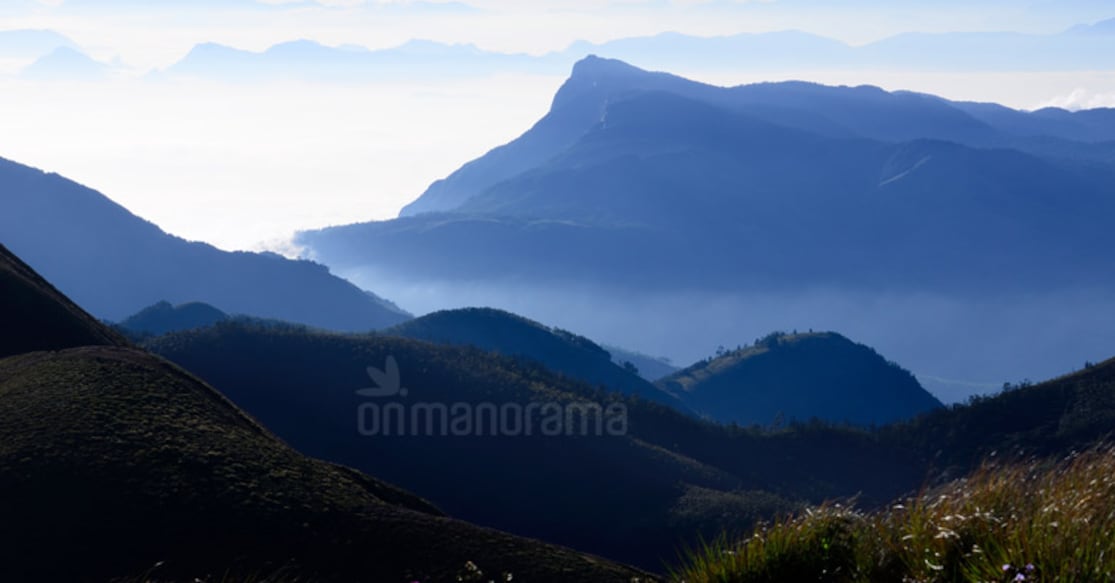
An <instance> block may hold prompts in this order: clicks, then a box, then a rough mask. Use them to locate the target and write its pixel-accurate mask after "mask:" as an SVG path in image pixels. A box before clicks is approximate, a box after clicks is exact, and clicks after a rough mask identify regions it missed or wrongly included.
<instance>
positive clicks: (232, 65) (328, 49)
mask: <svg viewBox="0 0 1115 583" xmlns="http://www.w3.org/2000/svg"><path fill="white" fill-rule="evenodd" d="M550 60H552V59H550ZM540 66H541V67H545V68H549V69H551V70H553V71H556V70H559V68H558V66H555V65H550V64H546V62H545V60H543V61H540V60H539V59H538V58H536V57H532V56H529V55H519V54H503V53H493V52H487V51H482V50H480V49H478V48H477V47H475V46H474V45H470V44H444V43H438V42H434V41H427V40H418V39H415V40H410V41H408V42H406V43H404V44H402V45H399V46H397V47H392V48H387V49H376V50H370V49H367V48H365V47H361V46H355V45H342V46H336V47H333V46H326V45H323V44H321V43H318V42H315V41H311V40H305V39H301V40H294V41H288V42H283V43H279V44H276V45H274V46H272V47H270V48H268V49H266V50H264V51H261V52H254V51H246V50H241V49H236V48H233V47H229V46H226V45H221V44H217V43H202V44H199V45H196V46H194V48H193V49H191V50H190V52H189V53H188V54H187V55H186V56H185V57H183V58H182V59H181V60H179V61H178V62H177V63H174V64H173V65H171V66H170V67H168V68H166V69H165V70H163V71H160V72H159V73H158V75H162V76H170V77H177V76H184V77H198V78H215V79H222V80H225V81H234V82H244V81H262V80H275V79H310V80H316V81H338V82H345V83H351V82H353V81H359V80H376V81H383V80H385V79H392V78H399V77H403V78H412V77H414V76H416V75H422V74H424V73H426V74H430V75H432V76H438V77H444V76H459V75H477V74H489V73H494V72H509V71H537V70H538V68H539V67H540Z"/></svg>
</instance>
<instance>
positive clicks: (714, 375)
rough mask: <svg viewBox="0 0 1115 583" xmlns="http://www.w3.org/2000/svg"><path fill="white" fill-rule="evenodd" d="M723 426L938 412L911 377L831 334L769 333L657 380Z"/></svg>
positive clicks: (858, 420) (865, 421)
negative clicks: (746, 344)
mask: <svg viewBox="0 0 1115 583" xmlns="http://www.w3.org/2000/svg"><path fill="white" fill-rule="evenodd" d="M658 384H659V386H660V387H662V388H663V389H665V390H669V391H671V392H673V393H674V394H676V395H679V396H680V397H681V399H682V401H683V402H685V403H686V404H688V405H689V406H690V407H692V408H693V409H694V410H696V411H698V412H700V413H702V414H704V415H706V416H708V417H710V418H712V419H715V420H717V421H720V422H723V423H739V424H743V425H747V424H752V423H754V424H758V425H769V424H771V423H773V422H774V421H775V420H776V419H783V420H785V421H791V420H795V419H796V420H799V421H808V420H810V419H813V418H818V419H824V420H827V421H832V422H836V423H843V422H847V423H854V424H858V425H873V424H876V425H882V424H885V423H890V422H893V421H902V420H905V419H909V418H912V417H915V416H916V415H918V414H920V413H924V412H926V411H930V410H933V409H936V408H939V407H941V402H940V401H938V400H937V399H936V398H935V397H934V396H933V395H931V394H929V392H928V391H926V390H925V389H923V388H922V387H921V385H920V384H918V381H917V379H915V378H914V376H913V375H912V374H910V373H909V372H907V371H906V370H904V369H902V368H901V367H899V366H898V365H896V364H894V363H891V362H888V361H887V360H885V359H884V358H883V357H882V356H880V355H879V354H878V353H877V352H875V351H874V350H872V349H871V348H869V347H867V346H864V345H862V344H857V343H855V342H852V341H851V340H848V339H847V338H845V337H843V336H841V335H839V334H836V333H834V332H824V333H809V334H771V335H770V336H767V337H766V338H764V339H762V340H760V341H759V342H758V343H757V344H756V345H755V346H751V347H747V348H741V349H739V350H734V351H731V352H728V353H726V354H724V355H722V356H720V357H717V358H715V359H712V360H708V361H703V362H699V363H697V364H695V365H693V366H691V367H689V368H687V369H685V370H682V371H679V372H677V373H674V374H673V375H670V376H669V377H667V378H664V379H662V380H660V381H659V383H658Z"/></svg>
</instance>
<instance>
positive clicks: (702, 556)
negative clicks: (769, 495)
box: [674, 447, 1115, 583]
mask: <svg viewBox="0 0 1115 583" xmlns="http://www.w3.org/2000/svg"><path fill="white" fill-rule="evenodd" d="M1113 577H1115V449H1113V448H1110V447H1109V448H1105V449H1102V450H1096V451H1092V452H1089V453H1086V454H1081V455H1075V456H1072V457H1070V458H1068V459H1065V460H1061V461H1059V462H1053V463H1050V462H1032V463H1030V464H1026V465H1010V466H992V465H985V466H984V467H983V468H982V469H980V470H979V471H977V472H976V473H975V474H974V475H972V476H971V477H969V478H968V479H966V480H962V481H958V482H955V483H953V484H950V485H948V486H946V487H943V488H941V489H938V490H934V491H932V492H928V493H924V494H922V495H920V496H918V497H916V498H913V499H910V500H906V501H903V502H902V503H900V504H895V505H894V506H893V507H891V508H889V509H887V510H886V511H883V512H877V513H870V514H865V513H862V512H858V511H856V510H853V509H850V508H846V507H842V506H839V505H828V506H824V507H821V508H816V509H812V510H810V511H808V512H806V513H804V514H802V515H799V516H796V517H793V518H789V519H786V520H782V521H778V522H776V523H774V524H773V525H767V526H762V527H759V528H758V529H757V530H756V531H755V532H754V533H753V534H752V535H751V536H750V537H749V538H747V539H746V540H744V541H742V542H734V543H730V542H728V541H720V542H718V543H716V544H710V545H705V546H703V547H702V548H699V549H696V550H694V551H692V552H690V553H689V554H688V556H687V557H686V562H685V566H684V567H683V568H682V569H681V570H680V571H679V572H677V573H675V574H674V579H675V580H676V581H684V582H685V583H713V582H716V583H743V582H759V581H771V582H781V581H832V582H844V581H847V582H859V581H872V582H874V581H880V582H882V581H888V582H890V581H901V582H910V583H914V582H918V583H921V582H924V583H935V582H946V581H950V582H951V581H966V582H967V581H971V582H1007V581H1018V582H1022V581H1031V582H1032V581H1044V582H1054V581H1066V582H1067V581H1111V580H1115V579H1113Z"/></svg>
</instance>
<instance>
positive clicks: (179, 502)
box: [0, 249, 642, 583]
mask: <svg viewBox="0 0 1115 583" xmlns="http://www.w3.org/2000/svg"><path fill="white" fill-rule="evenodd" d="M0 260H2V262H0V267H2V269H0V281H2V282H3V283H4V293H5V300H6V301H5V303H4V308H3V309H4V313H3V315H4V322H5V324H6V325H5V327H4V328H3V330H0V338H2V339H3V342H4V344H3V346H4V347H5V350H7V351H8V352H10V353H13V354H14V353H18V354H14V355H5V356H6V358H0V524H3V525H4V528H3V531H2V533H0V547H2V548H3V549H4V555H5V556H4V559H3V561H0V580H4V581H31V580H35V581H104V580H108V579H110V578H116V577H123V578H125V579H126V580H127V579H136V578H142V579H143V580H150V579H157V580H160V581H179V580H181V581H195V580H197V579H195V578H204V579H209V578H210V577H216V578H218V579H220V580H239V579H244V580H259V579H260V578H261V577H269V576H270V575H271V574H274V573H280V574H281V578H282V579H284V580H313V581H375V582H377V583H378V582H381V581H400V582H406V581H414V580H419V581H424V582H426V581H429V582H440V581H458V580H459V579H458V578H457V577H458V575H459V574H461V573H464V572H465V571H466V570H467V569H466V565H470V564H475V565H478V566H479V567H480V568H482V569H484V570H485V572H486V573H488V574H489V576H498V577H501V578H503V580H510V577H511V575H505V574H513V576H514V577H515V578H517V579H520V580H521V579H525V580H531V581H535V580H537V581H554V582H558V581H568V580H579V581H581V580H583V581H601V582H605V581H609V582H610V581H615V582H624V583H626V582H628V581H630V580H631V579H632V577H642V575H641V574H640V573H638V572H636V571H634V570H631V569H628V568H624V567H621V566H618V565H614V564H611V563H608V562H607V561H604V560H601V559H597V558H593V557H587V556H584V555H580V554H578V553H575V552H572V551H569V550H566V549H562V548H559V547H554V546H551V545H547V544H544V543H540V542H536V541H531V540H526V539H521V538H517V537H514V536H511V535H507V534H503V533H499V532H496V531H492V530H486V529H482V528H478V527H475V526H472V525H469V524H466V523H463V522H459V521H456V520H453V519H450V518H447V517H445V516H444V515H443V514H442V513H441V511H440V510H438V509H437V508H436V507H434V506H433V505H431V504H430V503H428V502H426V501H425V500H423V499H421V498H419V497H417V496H414V495H413V494H410V493H408V492H405V491H403V490H401V489H399V488H397V487H394V486H392V485H389V484H387V483H386V482H382V481H379V480H377V479H374V478H370V477H368V476H366V475H364V474H361V473H359V472H357V471H355V470H353V469H349V468H345V467H341V466H336V465H332V464H329V463H326V462H321V461H317V460H313V459H310V458H307V457H305V456H303V455H302V454H300V453H298V452H296V451H295V450H293V449H291V448H290V447H288V446H287V445H285V444H284V443H283V442H281V441H280V440H279V439H277V438H276V437H275V436H274V435H273V434H272V433H270V432H269V431H268V430H266V429H264V428H263V427H262V426H261V425H259V424H257V423H256V422H255V421H254V420H253V419H251V418H250V417H248V416H247V415H246V414H245V413H244V412H242V411H241V410H240V409H238V408H236V406H234V405H233V404H232V403H231V402H229V401H228V400H227V399H226V398H225V397H223V396H221V395H220V394H219V393H217V392H216V391H215V390H213V389H212V388H211V387H209V386H207V385H205V384H204V383H202V382H201V381H200V380H198V379H197V378H196V377H193V376H191V375H190V374H189V373H187V372H186V371H184V370H182V369H181V368H179V367H177V366H175V365H173V364H171V363H169V362H167V361H165V360H163V359H161V358H159V357H156V356H153V355H151V354H149V353H146V352H143V351H141V350H138V349H135V348H130V347H124V346H118V344H122V343H123V342H122V341H118V340H119V339H118V338H117V337H116V336H115V335H114V334H113V333H112V332H110V331H108V330H107V329H106V328H105V327H104V326H102V325H101V324H99V323H97V322H96V321H95V320H93V319H92V318H91V317H90V316H89V315H88V314H86V313H84V312H82V311H81V310H80V309H79V308H77V307H76V306H74V305H73V304H72V303H70V302H69V301H68V300H66V299H65V298H64V297H62V296H61V295H60V294H58V293H57V292H56V291H55V290H54V289H53V288H51V287H50V286H49V285H48V284H47V283H46V282H45V281H43V280H42V278H40V277H38V276H37V275H36V274H35V273H34V272H33V271H31V270H30V269H28V268H26V266H25V265H23V264H22V263H21V262H19V261H18V259H16V258H14V257H12V256H11V255H10V254H9V253H7V251H6V250H3V249H0ZM9 298H14V299H15V301H13V302H8V301H7V300H8V299H9ZM9 322H11V325H10V326H9V325H7V324H8V323H9ZM84 342H89V343H93V344H99V345H93V346H83V347H76V348H66V347H67V346H73V345H75V344H81V343H84ZM44 347H45V348H51V349H53V350H54V351H51V352H47V351H32V350H35V349H37V348H44ZM63 349H64V350H63ZM141 576H142V577H141Z"/></svg>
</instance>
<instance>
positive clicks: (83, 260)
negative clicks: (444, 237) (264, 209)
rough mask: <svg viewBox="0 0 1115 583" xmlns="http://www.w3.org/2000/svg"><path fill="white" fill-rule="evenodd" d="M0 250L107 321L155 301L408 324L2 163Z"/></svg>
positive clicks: (281, 264)
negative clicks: (7, 251)
mask: <svg viewBox="0 0 1115 583" xmlns="http://www.w3.org/2000/svg"><path fill="white" fill-rule="evenodd" d="M0 242H2V243H3V244H4V245H6V246H8V248H10V249H11V250H12V251H13V252H14V253H16V254H17V255H19V256H20V257H21V258H22V259H23V260H25V261H26V262H27V263H28V264H29V265H31V266H32V267H34V268H35V270H36V271H38V272H40V273H42V274H43V276H44V277H46V278H47V279H49V280H50V281H51V282H52V283H53V284H55V285H56V286H57V287H58V288H59V289H60V290H61V291H62V292H63V293H65V294H66V295H67V296H69V297H70V298H72V299H73V300H74V301H75V302H77V303H78V304H79V305H81V306H82V307H84V308H85V309H87V310H89V311H90V312H91V313H92V314H94V315H95V316H97V317H98V318H104V319H108V320H113V321H118V320H121V319H123V318H126V317H128V316H130V315H132V314H134V313H135V312H137V311H139V310H140V309H142V308H144V307H147V306H150V305H151V304H154V303H155V302H159V301H163V300H166V301H169V302H171V303H182V302H193V301H201V302H206V303H210V304H213V305H215V306H220V308H221V309H222V310H227V311H229V312H231V313H238V314H247V315H251V316H256V317H261V318H279V319H283V320H288V321H295V322H302V323H305V324H309V325H313V326H319V327H322V328H327V329H338V330H371V329H375V328H383V327H387V326H391V325H393V324H397V323H399V322H402V321H404V320H406V319H407V318H408V317H409V316H408V315H407V314H404V313H402V312H400V311H399V310H398V309H397V308H395V307H394V306H392V305H391V304H389V303H387V302H385V301H383V300H381V299H379V298H377V297H375V296H373V295H370V294H368V293H367V292H365V291H363V290H361V289H359V288H357V287H356V286H354V285H352V284H351V283H349V282H347V281H345V280H343V279H341V278H339V277H335V276H333V275H331V274H330V273H329V270H328V269H326V268H325V267H323V266H321V265H318V264H314V263H311V262H308V261H291V260H288V259H285V258H283V257H280V256H278V255H274V254H260V253H244V252H236V253H229V252H225V251H221V250H219V249H216V248H214V247H211V246H209V245H206V244H204V243H192V242H188V241H185V240H182V239H179V238H178V237H174V236H172V235H168V234H167V233H165V232H163V231H162V230H160V229H159V228H158V227H156V226H155V225H153V224H151V223H148V222H147V221H144V220H143V219H141V218H139V217H137V216H135V215H133V214H132V213H130V212H128V211H127V210H126V209H124V208H123V207H121V206H119V205H117V204H116V203H114V202H112V201H111V200H109V199H108V198H107V197H105V196H104V195H102V194H100V193H98V192H96V191H93V190H91V189H89V188H86V187H84V186H81V185H79V184H77V183H74V182H71V181H69V180H66V179H65V178H62V177H60V176H58V175H56V174H48V173H45V172H41V171H39V170H36V169H33V168H28V167H26V166H22V165H19V164H16V163H14V162H9V161H7V160H3V159H0Z"/></svg>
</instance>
